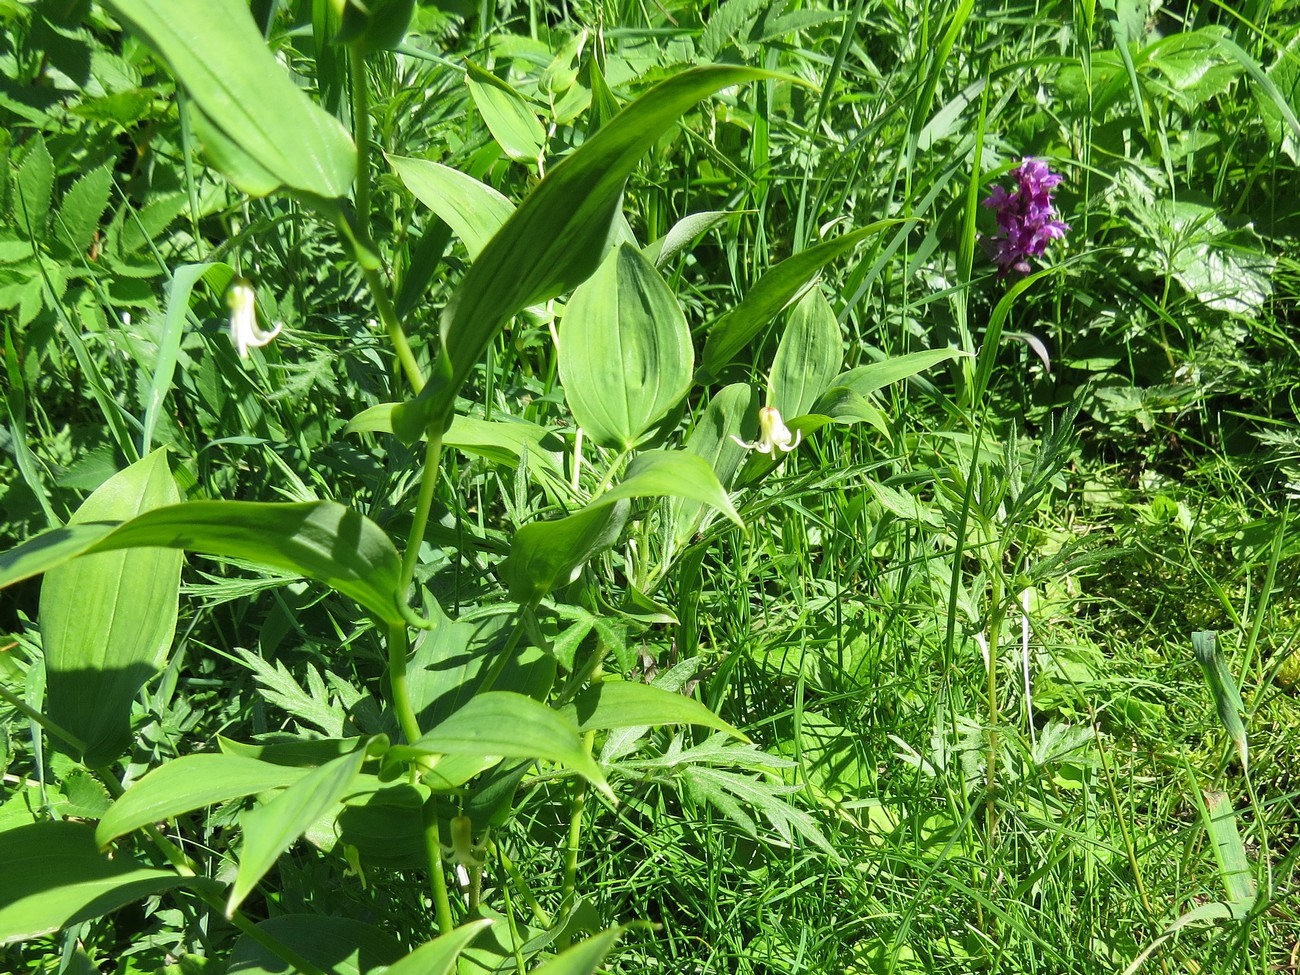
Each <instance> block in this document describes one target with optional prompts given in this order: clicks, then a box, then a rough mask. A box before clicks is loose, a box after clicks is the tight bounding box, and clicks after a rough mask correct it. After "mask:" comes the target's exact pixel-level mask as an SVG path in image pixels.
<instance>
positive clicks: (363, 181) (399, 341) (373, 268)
mask: <svg viewBox="0 0 1300 975" xmlns="http://www.w3.org/2000/svg"><path fill="white" fill-rule="evenodd" d="M348 79H349V82H350V87H351V89H352V138H353V141H354V142H355V143H356V145H357V178H356V184H355V186H354V188H353V198H354V202H355V204H356V213H357V215H356V222H355V224H352V225H349V224H348V222H347V220H346V218H345V217H343V216H342V215H341V214H336V219H338V220H339V221H340V223H341V229H342V230H343V233H344V236H346V237H348V238H349V239H351V241H352V244H353V247H354V249H355V250H356V252H357V255H356V256H357V263H358V264H359V265H360V266H361V272H362V273H363V274H364V275H365V277H366V285H367V287H369V288H370V293H371V294H372V295H373V296H374V299H375V305H376V306H377V307H378V310H379V320H380V321H381V322H382V323H383V325H384V330H385V331H386V332H387V333H388V340H389V341H390V342H392V343H393V350H394V351H395V352H396V353H397V360H398V362H399V363H400V364H401V366H402V372H403V374H405V376H406V379H407V382H409V383H410V384H411V386H412V388H414V390H415V391H416V392H417V393H418V392H419V391H420V390H421V389H423V388H424V374H423V373H422V372H421V371H420V366H419V363H417V362H416V361H415V353H413V352H412V351H411V344H410V342H408V341H407V339H406V332H404V331H403V330H402V323H401V321H400V320H399V319H398V317H397V307H396V306H395V305H394V304H393V299H392V296H391V295H390V294H389V288H388V282H387V280H385V278H384V274H383V269H382V262H381V261H379V259H378V257H377V253H378V252H377V251H376V250H375V245H374V241H373V239H372V238H371V236H370V208H371V205H372V204H371V187H370V87H369V84H368V82H367V80H366V60H365V57H364V56H363V55H362V54H361V52H360V51H358V50H357V49H356V48H355V47H349V48H348Z"/></svg>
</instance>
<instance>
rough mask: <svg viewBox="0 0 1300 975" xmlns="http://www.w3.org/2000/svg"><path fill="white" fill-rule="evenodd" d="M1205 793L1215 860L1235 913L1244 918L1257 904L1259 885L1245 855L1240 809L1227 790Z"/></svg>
mask: <svg viewBox="0 0 1300 975" xmlns="http://www.w3.org/2000/svg"><path fill="white" fill-rule="evenodd" d="M1203 796H1204V799H1205V813H1206V816H1207V817H1208V819H1207V823H1206V826H1207V828H1208V830H1209V833H1210V839H1211V840H1213V841H1214V859H1215V862H1216V863H1217V865H1218V868H1219V876H1220V878H1221V879H1222V880H1223V886H1224V889H1225V890H1226V891H1227V894H1228V903H1229V904H1230V905H1231V906H1232V915H1233V917H1237V918H1244V917H1246V915H1248V914H1249V913H1250V911H1251V909H1252V908H1253V907H1254V906H1255V902H1256V899H1257V898H1258V896H1259V885H1258V883H1257V882H1256V880H1255V872H1254V870H1252V869H1251V866H1250V858H1249V857H1247V856H1246V845H1245V844H1244V843H1243V842H1242V840H1241V830H1240V829H1239V828H1238V826H1237V811H1236V810H1235V809H1233V808H1232V803H1231V802H1230V801H1229V800H1228V796H1227V794H1226V793H1223V792H1206V793H1204V794H1203Z"/></svg>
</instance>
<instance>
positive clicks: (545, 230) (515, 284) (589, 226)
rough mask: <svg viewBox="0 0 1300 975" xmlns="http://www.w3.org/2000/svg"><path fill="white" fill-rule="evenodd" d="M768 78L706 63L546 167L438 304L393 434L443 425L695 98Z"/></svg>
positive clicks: (600, 246) (589, 242) (561, 282)
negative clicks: (424, 377)
mask: <svg viewBox="0 0 1300 975" xmlns="http://www.w3.org/2000/svg"><path fill="white" fill-rule="evenodd" d="M763 77H769V75H767V74H766V73H764V72H762V71H757V70H754V69H752V68H742V67H731V66H724V65H708V66H705V67H699V68H693V69H691V70H689V71H684V72H682V73H681V74H679V75H676V76H675V77H673V78H670V79H668V80H667V81H664V82H662V83H660V84H658V85H656V86H655V87H654V88H652V89H651V90H650V91H648V92H646V93H645V94H644V95H642V96H641V97H640V98H638V99H637V100H636V101H635V102H633V103H632V104H631V105H629V106H628V107H627V108H625V109H624V110H623V111H622V112H620V113H619V114H618V115H617V116H616V117H615V118H613V119H612V120H611V121H609V122H608V123H607V124H605V125H603V126H602V127H601V129H600V131H598V132H597V133H596V134H595V135H593V136H592V137H591V138H589V139H588V140H587V141H586V142H584V143H583V144H582V145H581V146H580V147H579V148H578V149H577V150H575V151H574V152H573V153H572V154H570V155H569V156H567V157H566V158H565V159H563V160H562V161H561V162H560V163H558V164H557V165H556V166H554V167H553V168H552V169H551V170H550V171H549V172H548V173H547V174H546V177H545V179H543V180H542V181H541V182H540V183H539V184H538V185H537V188H536V189H534V190H533V192H532V193H531V194H530V195H529V196H528V198H527V199H526V200H524V202H523V203H522V204H521V205H520V207H519V209H518V210H516V211H515V212H514V214H513V215H512V216H511V217H510V219H509V220H508V221H506V223H505V225H504V226H503V227H502V228H501V230H500V231H498V232H497V234H496V235H495V236H494V237H493V238H492V240H491V241H489V242H488V245H487V246H486V247H485V248H483V252H482V253H481V254H480V255H479V258H478V260H477V261H475V262H474V263H473V265H471V267H470V269H469V271H468V272H467V273H466V275H465V277H464V278H463V279H462V280H461V283H460V286H459V287H458V288H457V289H456V292H455V293H454V294H453V295H452V299H451V301H450V302H449V303H448V305H447V307H446V309H445V311H444V312H443V316H442V322H441V334H442V341H443V355H442V359H441V360H440V362H439V365H438V369H439V370H440V372H439V373H438V374H437V375H436V376H435V377H433V378H432V379H431V380H430V382H429V383H428V384H427V385H426V386H425V388H424V390H423V391H422V392H421V394H420V396H419V398H417V400H415V401H414V402H412V403H408V404H403V406H402V407H401V408H400V409H399V410H397V411H395V413H394V418H393V426H394V432H395V433H396V434H397V435H398V436H399V437H401V438H402V439H403V440H407V441H408V442H409V441H414V440H415V439H416V438H418V436H419V435H420V431H422V430H423V429H424V428H425V426H427V425H428V424H429V423H430V422H438V423H441V424H443V425H444V426H445V425H446V419H447V417H448V416H449V415H450V413H451V411H452V407H453V405H454V403H455V399H456V394H457V392H458V391H459V390H460V387H461V385H462V384H463V383H464V382H465V380H466V378H467V377H468V376H469V374H470V372H471V371H472V370H473V369H474V367H475V366H476V365H477V364H478V362H479V360H480V359H481V358H482V357H483V353H484V351H485V350H486V349H487V347H488V344H489V343H490V342H491V341H492V339H493V338H494V337H495V336H496V335H497V333H498V332H500V331H501V329H502V327H503V326H504V325H505V323H506V322H507V321H508V320H509V319H510V317H511V316H512V315H514V314H515V313H516V312H518V311H519V310H520V309H522V308H526V307H527V306H529V305H534V304H538V303H540V302H543V301H546V300H547V299H549V298H554V297H555V296H557V295H560V294H563V293H564V292H566V291H571V290H573V289H574V288H576V287H577V286H578V285H579V284H581V283H582V282H583V281H585V280H586V279H587V278H588V277H590V276H591V275H592V273H593V272H595V270H596V268H598V267H599V266H600V264H601V262H602V261H603V260H604V258H605V255H606V253H607V252H608V250H609V248H610V246H611V243H610V242H611V235H612V234H613V232H614V228H615V225H616V221H615V217H616V216H617V215H618V213H619V203H620V200H621V198H622V194H623V183H624V181H625V180H626V179H627V177H628V175H629V174H630V173H631V172H632V170H633V169H634V168H635V167H636V165H637V163H638V161H639V160H640V159H641V157H642V156H643V155H644V154H645V152H646V151H647V150H648V149H649V148H650V147H651V146H652V145H654V143H655V142H656V140H658V138H659V137H660V136H661V135H662V134H663V133H664V132H666V131H667V130H668V128H669V127H670V126H672V125H674V124H675V123H676V121H677V119H678V118H679V117H680V116H681V115H682V114H683V113H685V112H686V111H688V110H689V109H690V108H691V106H693V105H694V104H695V103H696V102H698V101H699V100H700V99H702V98H704V97H705V96H707V95H710V94H712V93H713V92H715V91H717V90H719V89H720V88H726V87H728V86H729V85H739V84H743V83H745V82H747V81H752V80H754V79H757V78H763Z"/></svg>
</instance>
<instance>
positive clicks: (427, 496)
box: [397, 430, 442, 598]
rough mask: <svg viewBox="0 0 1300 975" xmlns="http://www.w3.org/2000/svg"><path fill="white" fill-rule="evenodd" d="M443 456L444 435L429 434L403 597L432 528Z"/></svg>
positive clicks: (408, 547) (405, 559)
mask: <svg viewBox="0 0 1300 975" xmlns="http://www.w3.org/2000/svg"><path fill="white" fill-rule="evenodd" d="M441 456H442V432H441V430H439V432H438V433H436V434H435V433H432V432H430V434H429V440H428V442H427V443H426V444H425V446H424V471H423V472H422V473H421V475H420V493H419V495H418V496H417V497H416V499H415V511H414V512H413V513H412V515H411V533H410V534H409V535H408V536H407V539H406V551H405V552H403V553H402V577H401V581H400V583H399V584H398V590H397V591H398V593H399V594H400V595H401V596H402V597H403V598H404V597H405V594H406V591H407V590H408V589H410V588H411V582H412V581H413V580H414V579H415V566H416V563H417V562H418V561H419V559H420V545H421V544H423V542H424V531H425V529H426V528H427V527H428V525H429V512H430V510H432V508H433V492H434V490H435V489H436V488H437V487H438V474H439V467H438V461H439V458H440V457H441Z"/></svg>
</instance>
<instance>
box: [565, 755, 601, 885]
mask: <svg viewBox="0 0 1300 975" xmlns="http://www.w3.org/2000/svg"><path fill="white" fill-rule="evenodd" d="M595 741H596V732H595V731H588V732H584V733H583V736H582V747H583V750H584V751H585V752H586V753H587V754H588V755H590V754H591V749H592V746H593V745H594V744H595ZM586 806H587V780H586V779H582V778H579V779H577V780H575V782H574V786H573V802H572V803H571V804H570V806H569V840H568V843H567V844H566V846H565V850H564V881H563V884H562V886H561V887H560V903H561V904H562V905H564V907H566V908H568V907H569V906H570V905H571V904H572V903H573V896H574V892H575V891H576V890H577V887H578V850H579V849H580V848H581V845H582V814H583V811H584V810H585V809H586Z"/></svg>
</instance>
